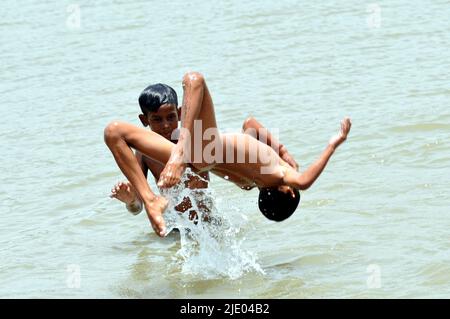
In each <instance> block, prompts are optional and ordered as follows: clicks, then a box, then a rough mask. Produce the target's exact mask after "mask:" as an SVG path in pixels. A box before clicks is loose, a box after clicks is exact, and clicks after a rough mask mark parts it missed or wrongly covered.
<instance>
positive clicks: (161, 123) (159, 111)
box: [139, 83, 179, 140]
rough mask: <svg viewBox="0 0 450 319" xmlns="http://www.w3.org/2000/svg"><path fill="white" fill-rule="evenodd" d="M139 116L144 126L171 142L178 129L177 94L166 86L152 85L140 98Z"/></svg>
mask: <svg viewBox="0 0 450 319" xmlns="http://www.w3.org/2000/svg"><path fill="white" fill-rule="evenodd" d="M139 106H140V107H141V111H142V113H143V114H140V115H139V119H140V120H141V122H142V124H143V125H144V126H150V129H151V130H152V131H154V132H155V133H158V134H159V135H162V136H163V137H165V138H166V139H168V140H170V139H171V135H172V132H173V131H174V130H175V129H177V127H178V118H179V109H178V98H177V93H176V92H175V90H174V89H173V88H171V87H170V86H168V85H166V84H161V83H157V84H152V85H149V86H148V87H146V88H145V89H144V91H142V93H141V95H140V96H139Z"/></svg>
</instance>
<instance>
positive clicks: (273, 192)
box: [104, 72, 351, 237]
mask: <svg viewBox="0 0 450 319" xmlns="http://www.w3.org/2000/svg"><path fill="white" fill-rule="evenodd" d="M183 91H184V94H183V105H182V108H181V126H182V127H181V129H180V134H179V140H178V143H177V144H174V143H172V142H170V141H168V140H166V139H164V138H163V137H161V136H159V135H158V134H156V133H154V132H148V131H146V130H144V129H141V128H138V127H136V126H133V125H131V124H128V123H124V122H117V121H115V122H112V123H110V124H109V125H108V126H106V128H105V132H104V138H105V143H106V144H107V145H108V147H109V149H110V150H111V152H112V154H113V156H114V158H115V160H116V163H117V165H118V166H119V168H120V169H121V170H122V172H123V173H124V175H125V176H126V177H127V178H128V180H129V181H130V182H131V184H132V185H133V187H134V188H135V190H136V192H137V194H138V195H139V197H140V198H141V199H142V202H143V205H144V207H145V210H146V211H147V215H148V217H149V219H150V222H151V224H152V227H153V229H154V230H155V232H156V234H158V235H159V236H161V237H163V236H165V234H166V228H165V222H164V219H163V216H162V214H163V212H164V210H165V209H166V207H167V204H168V201H167V199H165V198H164V197H162V196H156V195H155V194H154V193H153V192H152V191H151V189H150V187H149V186H148V184H147V181H146V179H145V176H144V175H143V174H142V171H141V169H140V167H139V163H138V161H137V160H136V158H135V157H134V155H133V152H132V151H131V147H132V148H135V149H137V150H139V151H140V152H142V153H143V154H145V155H147V156H148V157H151V158H152V159H154V160H156V161H158V162H160V163H165V167H164V169H163V171H162V172H161V174H160V178H159V181H158V186H159V187H162V188H169V187H172V186H174V185H175V184H177V183H178V182H179V181H180V179H181V176H182V175H183V173H184V171H185V169H186V167H188V166H190V167H193V168H194V169H196V170H197V171H198V172H207V171H211V172H213V173H214V174H216V175H218V176H220V177H223V178H224V179H226V180H229V181H231V182H233V183H235V184H236V185H238V186H240V187H241V188H243V189H252V188H253V187H258V188H259V189H260V202H259V207H260V209H261V212H262V213H263V214H264V215H265V216H266V217H268V218H270V219H272V220H277V221H280V220H284V219H286V218H287V217H289V216H290V215H291V214H292V213H293V212H294V211H295V209H296V208H297V205H298V203H299V199H300V194H299V192H298V190H306V189H308V188H309V187H310V186H311V185H312V184H313V183H314V181H315V180H316V179H317V178H318V177H319V175H320V174H321V173H322V171H323V169H324V168H325V166H326V164H327V162H328V160H329V159H330V158H331V156H332V155H333V153H334V151H335V150H336V148H337V147H338V146H339V145H341V144H342V143H343V142H344V141H345V140H346V138H347V135H348V133H349V131H350V127H351V121H350V119H349V118H345V119H344V120H343V121H342V123H341V130H340V132H339V133H338V134H337V135H335V136H333V137H332V138H331V139H330V140H329V142H328V145H327V147H326V148H325V150H324V151H323V152H322V154H321V155H320V157H319V159H318V160H317V161H316V162H315V163H313V164H312V165H311V166H309V167H308V168H307V169H306V170H305V171H304V172H303V173H299V172H297V170H296V167H295V166H296V163H295V161H294V160H293V159H292V157H290V156H289V153H287V152H285V154H282V152H281V149H283V147H280V144H279V143H278V142H277V141H275V139H273V138H272V136H271V135H270V134H269V133H268V132H267V130H264V129H261V128H259V129H258V130H256V131H257V132H255V134H242V133H237V134H220V133H219V131H218V129H217V124H216V117H215V112H214V106H213V103H212V98H211V95H210V93H209V90H208V87H207V85H206V81H205V79H204V77H203V75H202V74H200V73H198V72H189V73H187V74H185V76H184V77H183ZM255 125H256V123H255ZM257 126H258V125H256V128H257ZM236 156H237V160H236V159H235V158H236ZM279 200H282V201H283V203H282V204H283V208H284V210H283V211H280V210H279V209H278V208H277V205H276V204H277V201H279ZM285 210H287V211H285Z"/></svg>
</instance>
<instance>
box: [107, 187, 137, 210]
mask: <svg viewBox="0 0 450 319" xmlns="http://www.w3.org/2000/svg"><path fill="white" fill-rule="evenodd" d="M109 197H111V198H117V199H118V200H120V201H121V202H124V203H125V204H127V205H130V204H131V203H133V202H135V201H136V200H137V199H138V196H137V194H136V191H135V190H134V187H133V185H131V183H130V182H119V183H117V184H116V185H114V187H113V188H112V189H111V195H109Z"/></svg>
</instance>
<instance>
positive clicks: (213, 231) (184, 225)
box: [162, 169, 264, 279]
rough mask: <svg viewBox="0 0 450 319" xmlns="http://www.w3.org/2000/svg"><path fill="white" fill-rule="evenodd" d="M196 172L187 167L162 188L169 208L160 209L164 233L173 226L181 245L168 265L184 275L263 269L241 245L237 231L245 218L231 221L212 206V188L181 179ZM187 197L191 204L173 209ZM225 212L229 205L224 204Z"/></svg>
mask: <svg viewBox="0 0 450 319" xmlns="http://www.w3.org/2000/svg"><path fill="white" fill-rule="evenodd" d="M192 175H195V176H197V177H198V178H201V177H200V176H198V175H196V174H195V173H193V172H192V170H190V169H187V170H186V172H185V174H184V175H183V177H182V178H181V182H180V183H179V184H178V185H177V186H175V187H172V188H171V189H168V190H162V194H163V195H164V196H165V197H166V198H167V199H168V200H169V208H168V210H167V211H166V212H165V213H164V219H165V221H166V227H167V233H169V232H170V231H173V230H174V229H177V230H178V231H179V232H180V238H181V240H180V242H181V248H180V249H179V250H178V252H177V253H176V255H175V256H174V258H173V261H174V264H173V265H172V266H174V267H176V268H179V269H180V270H181V273H182V274H184V275H193V276H195V277H197V278H198V277H200V278H203V279H213V278H222V277H226V278H230V279H237V278H239V277H241V276H242V275H244V274H245V273H246V272H258V273H261V274H264V271H263V270H262V268H261V267H260V265H259V264H258V263H257V261H256V255H255V254H254V253H252V252H250V251H247V250H245V249H243V247H242V245H243V243H244V241H245V237H243V238H240V234H239V233H240V232H241V230H242V227H243V226H244V224H243V222H244V223H245V222H246V219H245V218H239V221H234V222H232V221H231V219H230V218H229V216H226V215H224V214H222V213H221V211H225V210H221V209H218V207H216V204H215V202H214V201H213V198H214V191H213V190H212V189H211V188H208V189H189V188H187V187H185V182H186V181H187V180H188V179H189V177H190V176H192ZM185 198H189V200H190V202H191V205H192V207H191V208H190V209H188V210H187V211H185V212H184V213H181V212H178V211H176V210H175V209H174V207H175V206H177V205H178V204H179V203H180V202H181V201H182V200H183V199H185ZM226 211H227V213H230V209H229V208H227V210H226Z"/></svg>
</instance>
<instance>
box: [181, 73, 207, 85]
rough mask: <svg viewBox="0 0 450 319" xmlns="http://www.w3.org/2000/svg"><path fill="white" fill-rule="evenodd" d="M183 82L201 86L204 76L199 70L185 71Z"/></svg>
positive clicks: (203, 82)
mask: <svg viewBox="0 0 450 319" xmlns="http://www.w3.org/2000/svg"><path fill="white" fill-rule="evenodd" d="M183 84H184V85H186V84H189V85H191V86H192V87H194V88H195V87H202V86H203V85H204V84H205V77H204V76H203V74H201V73H200V72H187V73H186V74H185V75H184V76H183Z"/></svg>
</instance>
